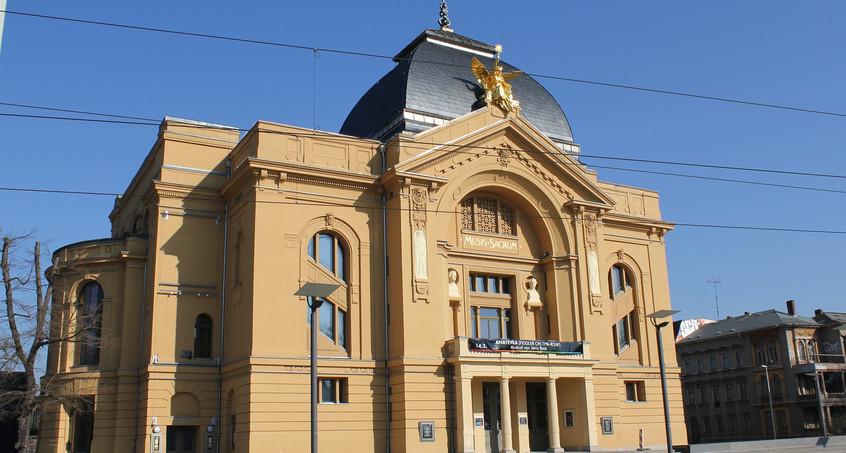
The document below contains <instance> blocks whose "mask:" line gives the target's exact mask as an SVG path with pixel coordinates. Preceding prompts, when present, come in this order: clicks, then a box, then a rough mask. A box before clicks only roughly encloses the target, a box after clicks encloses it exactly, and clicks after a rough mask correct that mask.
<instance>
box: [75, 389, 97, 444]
mask: <svg viewBox="0 0 846 453" xmlns="http://www.w3.org/2000/svg"><path fill="white" fill-rule="evenodd" d="M71 421H72V423H73V452H74V453H88V452H90V451H91V440H92V439H94V399H93V398H88V397H86V399H85V400H84V401H83V402H82V404H81V407H80V408H79V409H78V410H76V411H75V412H74V413H73V415H72V416H71Z"/></svg>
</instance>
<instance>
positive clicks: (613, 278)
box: [608, 264, 632, 299]
mask: <svg viewBox="0 0 846 453" xmlns="http://www.w3.org/2000/svg"><path fill="white" fill-rule="evenodd" d="M608 287H609V288H611V299H614V298H616V297H617V296H619V295H620V294H623V293H624V292H626V290H627V289H629V288H631V287H632V277H631V275H629V271H628V270H627V269H626V268H625V266H623V265H621V264H615V265H613V266H611V270H610V271H609V272H608Z"/></svg>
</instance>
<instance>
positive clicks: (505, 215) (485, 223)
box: [461, 197, 517, 236]
mask: <svg viewBox="0 0 846 453" xmlns="http://www.w3.org/2000/svg"><path fill="white" fill-rule="evenodd" d="M514 217H515V216H514V209H512V208H511V207H509V206H507V205H506V204H505V203H503V202H502V201H500V200H497V199H495V198H489V197H469V198H466V199H465V200H464V201H462V202H461V228H462V229H463V230H469V231H480V232H483V233H498V234H507V235H512V236H514V235H516V234H517V229H516V227H515V224H514V220H515V219H514Z"/></svg>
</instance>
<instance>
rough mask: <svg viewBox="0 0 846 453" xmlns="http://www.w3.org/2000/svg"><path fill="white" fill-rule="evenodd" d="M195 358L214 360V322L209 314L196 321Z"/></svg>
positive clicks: (199, 316) (200, 316)
mask: <svg viewBox="0 0 846 453" xmlns="http://www.w3.org/2000/svg"><path fill="white" fill-rule="evenodd" d="M194 358H195V359H210V358H212V320H211V317H210V316H209V315H207V314H201V315H198V316H197V319H195V320H194Z"/></svg>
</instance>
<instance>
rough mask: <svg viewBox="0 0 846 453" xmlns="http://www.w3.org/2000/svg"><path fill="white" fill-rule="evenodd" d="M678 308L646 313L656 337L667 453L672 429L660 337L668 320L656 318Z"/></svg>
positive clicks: (669, 451) (671, 446)
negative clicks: (653, 327) (661, 320)
mask: <svg viewBox="0 0 846 453" xmlns="http://www.w3.org/2000/svg"><path fill="white" fill-rule="evenodd" d="M678 312H679V310H658V311H656V312H655V313H652V314H651V315H646V317H647V318H649V321H650V322H651V323H652V325H653V326H655V336H656V337H658V363H659V364H660V365H661V396H662V397H663V398H664V424H665V425H667V453H673V431H672V429H671V428H670V406H669V405H668V404H667V371H666V370H665V368H664V342H663V341H662V339H661V328H662V327H665V326H666V325H667V324H669V323H670V321H664V322H661V323H659V322H658V321H657V320H658V319H662V318H667V317H669V316H673V315H674V314H676V313H678Z"/></svg>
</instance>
